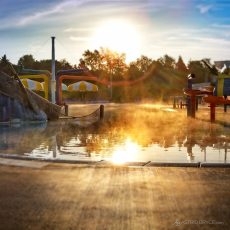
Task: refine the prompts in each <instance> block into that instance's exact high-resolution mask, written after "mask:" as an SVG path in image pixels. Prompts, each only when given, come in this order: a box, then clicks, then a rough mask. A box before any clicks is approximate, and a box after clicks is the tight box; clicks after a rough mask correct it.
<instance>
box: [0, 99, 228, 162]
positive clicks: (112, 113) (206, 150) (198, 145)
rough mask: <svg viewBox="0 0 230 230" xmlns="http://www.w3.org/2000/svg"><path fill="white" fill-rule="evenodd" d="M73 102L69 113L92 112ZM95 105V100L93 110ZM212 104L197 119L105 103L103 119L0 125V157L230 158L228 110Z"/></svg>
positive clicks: (149, 107) (181, 112)
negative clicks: (213, 117) (211, 108)
mask: <svg viewBox="0 0 230 230" xmlns="http://www.w3.org/2000/svg"><path fill="white" fill-rule="evenodd" d="M86 106H87V105H84V106H83V107H82V105H74V106H72V109H71V107H70V112H72V113H73V114H74V113H76V112H79V111H81V112H82V113H84V112H85V113H87V112H90V109H88V108H87V109H86ZM96 106H97V105H91V110H93V109H94V108H96ZM216 116H217V121H216V123H210V122H209V108H208V107H202V108H200V109H199V110H198V112H197V118H196V119H192V118H187V114H186V110H185V109H177V110H174V109H172V108H171V107H170V106H163V105H155V104H105V115H104V119H103V120H98V121H92V123H90V122H88V123H87V124H85V123H84V124H83V123H82V122H81V121H80V120H76V119H60V121H57V122H48V123H43V124H30V125H29V124H27V125H16V126H15V125H11V126H9V125H1V126H0V156H1V157H17V158H22V159H40V160H56V161H63V162H65V161H68V162H71V161H72V162H111V163H114V164H123V163H127V162H133V163H135V162H142V163H143V164H148V163H150V162H152V163H220V164H222V163H223V164H226V163H230V159H229V157H228V154H229V153H228V151H229V148H230V123H228V113H224V110H223V108H219V109H217V115H216Z"/></svg>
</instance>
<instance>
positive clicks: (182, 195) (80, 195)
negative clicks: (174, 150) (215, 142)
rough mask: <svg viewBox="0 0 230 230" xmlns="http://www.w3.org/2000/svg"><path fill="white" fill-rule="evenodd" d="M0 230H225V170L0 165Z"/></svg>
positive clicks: (229, 197)
mask: <svg viewBox="0 0 230 230" xmlns="http://www.w3.org/2000/svg"><path fill="white" fill-rule="evenodd" d="M0 207H1V209H0V229H4V230H6V229H33V230H34V229H55V230H56V229H57V230H59V229H76V230H79V229H85V230H93V229H97V230H103V229H105V230H107V229H115V230H117V229H118V230H141V229H143V230H147V229H149V230H154V229H230V168H229V167H227V168H225V167H200V168H197V167H160V166H156V165H155V166H148V165H147V166H144V167H142V166H141V167H140V166H112V165H103V164H101V165H100V164H91V165H90V164H65V163H62V164H60V163H51V162H38V161H23V160H15V159H13V160H11V159H1V158H0Z"/></svg>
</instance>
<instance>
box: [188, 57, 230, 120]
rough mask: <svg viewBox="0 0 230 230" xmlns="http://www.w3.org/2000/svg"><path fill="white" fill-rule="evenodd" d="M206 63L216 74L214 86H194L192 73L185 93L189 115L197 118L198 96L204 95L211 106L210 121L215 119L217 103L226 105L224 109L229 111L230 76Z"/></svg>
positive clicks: (204, 98)
mask: <svg viewBox="0 0 230 230" xmlns="http://www.w3.org/2000/svg"><path fill="white" fill-rule="evenodd" d="M203 62H204V64H205V65H206V66H207V67H208V68H209V69H210V71H211V73H212V74H213V75H214V76H215V81H214V82H213V85H214V86H211V85H210V87H203V88H202V87H201V88H200V89H195V88H194V87H193V78H195V75H193V74H190V75H189V76H188V86H187V89H184V94H185V95H187V115H188V117H193V118H195V113H196V110H197V96H203V100H204V102H206V103H209V107H210V121H211V122H214V121H215V108H216V106H217V105H224V111H225V112H226V111H227V105H230V100H229V99H228V96H230V76H229V75H226V74H220V73H217V72H216V71H213V68H212V67H210V65H209V64H207V63H206V62H205V61H203Z"/></svg>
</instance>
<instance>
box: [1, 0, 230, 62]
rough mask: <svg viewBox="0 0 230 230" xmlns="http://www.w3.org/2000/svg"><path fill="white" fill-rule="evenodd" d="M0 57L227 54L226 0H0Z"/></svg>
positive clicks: (214, 57) (229, 22)
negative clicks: (104, 51)
mask: <svg viewBox="0 0 230 230" xmlns="http://www.w3.org/2000/svg"><path fill="white" fill-rule="evenodd" d="M0 22H1V23H0V57H2V56H3V55H6V56H7V58H8V59H9V60H10V61H11V62H12V63H13V64H17V62H18V60H19V58H20V57H22V56H23V55H27V54H31V55H33V57H34V59H35V60H44V59H51V37H52V36H54V37H55V57H56V60H61V59H65V60H67V61H68V62H69V63H70V64H72V65H74V64H78V63H79V59H80V58H81V57H82V54H83V53H84V51H86V50H90V51H94V50H95V49H97V50H99V49H100V47H103V48H109V49H110V50H113V51H116V52H118V53H126V61H127V63H129V62H131V61H134V60H136V59H137V58H139V57H140V56H141V55H145V56H147V57H149V58H152V59H153V60H157V59H158V58H160V57H163V56H164V55H165V54H167V55H169V56H170V57H173V58H174V59H175V60H177V59H178V57H179V56H181V57H182V58H183V60H184V62H185V63H187V62H188V61H190V60H201V59H203V58H209V59H211V61H220V60H230V0H120V1H119V0H49V1H47V0H35V1H34V0H1V2H0Z"/></svg>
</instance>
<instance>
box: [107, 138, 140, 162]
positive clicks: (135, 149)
mask: <svg viewBox="0 0 230 230" xmlns="http://www.w3.org/2000/svg"><path fill="white" fill-rule="evenodd" d="M140 149H141V147H140V145H138V144H137V143H136V142H134V141H133V140H132V139H130V138H127V139H126V140H125V141H124V143H122V144H120V145H116V146H115V147H114V149H113V151H112V157H111V161H112V162H113V163H114V164H123V163H126V162H133V161H135V159H136V157H137V154H138V153H140Z"/></svg>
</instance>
